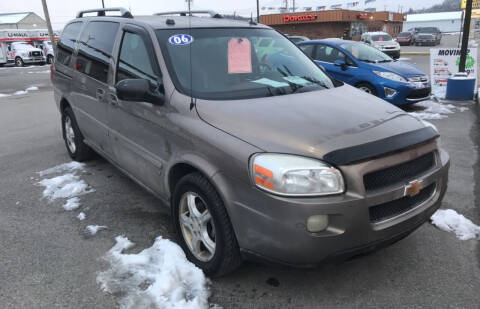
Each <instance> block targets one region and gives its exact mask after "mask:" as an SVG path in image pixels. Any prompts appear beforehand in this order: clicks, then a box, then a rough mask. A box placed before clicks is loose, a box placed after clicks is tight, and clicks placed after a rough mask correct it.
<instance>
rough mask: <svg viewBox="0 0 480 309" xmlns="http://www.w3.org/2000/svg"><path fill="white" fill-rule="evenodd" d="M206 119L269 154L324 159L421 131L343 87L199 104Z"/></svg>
mask: <svg viewBox="0 0 480 309" xmlns="http://www.w3.org/2000/svg"><path fill="white" fill-rule="evenodd" d="M196 108H197V112H198V114H199V116H200V118H201V119H203V120H204V121H205V122H207V123H209V124H210V125H212V126H214V127H217V128H218V129H220V130H223V131H225V132H227V133H229V134H231V135H233V136H235V137H237V138H239V139H242V140H244V141H245V142H247V143H249V144H252V145H254V146H256V147H258V148H260V149H262V150H264V151H267V152H277V153H291V154H298V155H303V156H308V157H315V158H318V159H322V158H323V157H324V155H325V154H327V153H329V152H331V151H334V150H339V149H343V148H347V147H352V146H357V145H362V144H365V143H369V142H374V141H378V140H380V139H384V138H387V137H391V136H393V135H398V134H402V133H406V132H410V131H413V130H417V129H420V128H424V125H423V124H422V122H421V121H420V120H419V119H417V118H414V117H413V116H410V115H409V114H407V113H405V112H403V111H402V110H400V109H398V108H397V107H395V106H393V105H391V104H389V103H387V102H385V101H383V100H381V99H379V98H377V97H374V96H372V95H369V94H367V93H365V92H363V91H360V90H358V89H356V88H354V87H351V86H348V85H344V86H341V87H338V88H333V89H327V90H319V91H312V92H306V93H298V94H290V95H283V96H274V97H267V98H258V99H248V100H233V101H205V100H200V99H199V100H197V104H196Z"/></svg>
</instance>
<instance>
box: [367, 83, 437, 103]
mask: <svg viewBox="0 0 480 309" xmlns="http://www.w3.org/2000/svg"><path fill="white" fill-rule="evenodd" d="M375 88H376V90H377V94H378V96H379V97H380V98H382V99H384V100H385V101H387V102H389V103H391V104H394V105H397V106H400V105H410V104H414V103H418V102H421V101H425V100H428V99H430V95H431V90H432V89H431V86H430V82H425V83H423V84H422V85H421V87H420V86H419V87H414V85H413V84H410V83H400V82H396V81H391V80H387V79H383V80H382V81H380V82H379V83H378V84H376V85H375ZM385 88H390V89H393V90H395V91H396V93H395V95H393V96H391V97H388V96H386V94H385Z"/></svg>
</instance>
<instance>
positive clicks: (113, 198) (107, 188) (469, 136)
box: [0, 56, 480, 308]
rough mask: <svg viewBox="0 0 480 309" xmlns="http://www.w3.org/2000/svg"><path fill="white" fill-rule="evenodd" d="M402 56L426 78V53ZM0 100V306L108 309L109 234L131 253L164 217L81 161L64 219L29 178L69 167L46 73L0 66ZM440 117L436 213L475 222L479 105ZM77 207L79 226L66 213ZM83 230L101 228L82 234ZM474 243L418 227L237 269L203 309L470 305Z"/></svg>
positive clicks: (474, 290) (478, 297)
mask: <svg viewBox="0 0 480 309" xmlns="http://www.w3.org/2000/svg"><path fill="white" fill-rule="evenodd" d="M404 58H405V59H403V60H402V61H408V62H413V63H416V64H417V65H419V66H420V67H421V68H422V69H424V70H426V71H427V72H428V66H429V64H428V63H429V59H428V57H426V56H408V57H407V56H405V57H404ZM30 72H33V73H30ZM31 87H36V88H38V90H36V89H35V88H31ZM29 88H30V89H34V90H27V89H29ZM18 91H21V92H19V93H17V94H15V93H16V92H18ZM0 94H4V95H8V96H4V97H0V133H1V134H0V145H1V146H0V166H1V174H0V175H1V177H0V188H1V189H0V248H2V249H1V250H0V261H2V266H1V267H0V307H1V308H115V307H117V301H118V298H119V297H121V295H117V294H113V295H112V294H108V293H105V292H103V291H102V289H101V288H100V286H99V284H98V283H97V282H96V277H97V273H98V272H99V271H103V270H105V269H106V267H107V265H106V263H105V261H103V260H102V256H104V254H105V253H106V252H107V251H108V250H109V249H110V248H111V247H112V246H113V245H114V244H115V241H114V238H115V237H116V236H118V235H125V236H127V237H128V238H129V239H130V240H131V241H133V242H134V243H135V244H136V246H135V247H134V248H133V249H132V252H138V251H140V250H141V249H143V248H148V247H150V246H151V245H152V243H153V241H154V239H155V237H157V236H159V235H161V236H163V237H165V238H168V239H172V240H174V239H175V238H174V235H173V227H172V224H171V223H170V220H169V213H168V211H167V210H166V208H165V207H163V205H161V202H159V201H158V200H157V199H155V198H154V197H152V196H151V195H150V194H149V193H147V192H145V191H144V190H143V189H142V188H140V187H139V186H138V185H136V184H135V183H134V182H133V181H131V180H130V179H128V178H127V177H125V176H124V175H122V174H121V173H120V172H119V171H118V170H117V169H115V168H114V167H113V166H112V165H111V164H109V163H108V162H106V161H105V160H103V159H101V158H96V159H95V160H93V161H91V162H88V164H87V167H86V172H85V173H84V174H83V175H82V178H83V179H84V180H85V182H86V183H88V185H89V186H90V187H91V188H93V189H94V190H95V192H92V193H90V194H88V195H85V196H82V206H81V209H79V210H78V211H71V212H68V211H65V210H64V209H63V208H62V203H61V202H59V201H53V202H50V201H48V200H47V199H44V198H43V199H42V188H41V187H40V186H38V184H37V183H38V182H39V181H40V180H41V179H42V177H41V176H40V175H39V174H38V172H39V171H42V170H45V169H48V168H50V167H53V166H57V165H59V164H61V163H65V162H69V161H70V159H69V157H68V155H67V152H66V150H65V146H64V144H63V140H62V139H61V130H60V117H59V114H58V112H57V110H56V107H55V104H54V102H53V95H52V91H51V85H50V83H49V74H48V66H43V67H26V68H9V67H7V68H0ZM445 105H446V104H445ZM424 109H425V107H417V108H415V109H413V110H410V112H422V111H423V110H424ZM449 110H450V112H448V113H445V114H444V115H443V116H444V117H443V119H437V120H429V121H431V122H432V123H434V124H435V125H436V126H437V127H438V129H439V131H440V133H441V134H442V145H443V147H444V148H445V149H446V150H447V151H448V152H449V153H450V156H451V170H450V182H449V188H448V191H447V194H446V196H445V199H444V202H443V204H442V208H451V209H454V210H456V211H457V212H459V213H461V214H463V215H464V216H465V217H467V218H469V219H470V220H472V221H473V222H475V223H476V224H479V223H480V210H479V207H478V205H479V202H480V176H479V175H480V167H479V164H478V163H479V148H478V146H479V143H480V142H479V141H480V139H479V135H480V134H479V133H480V123H479V121H478V115H479V109H478V107H477V106H476V105H474V104H473V103H453V107H450V108H449ZM80 210H81V211H82V212H84V213H85V214H86V219H85V220H83V221H80V220H78V219H77V217H76V216H77V214H78V212H79V211H80ZM88 225H101V226H106V227H108V228H107V229H105V230H102V231H100V232H98V234H96V235H93V236H92V235H88V234H87V233H86V232H85V228H86V226H88ZM479 241H480V240H466V241H463V240H460V239H458V238H457V237H455V235H454V234H451V233H447V232H444V231H441V230H439V229H437V228H435V227H434V226H432V225H431V224H428V223H427V224H425V225H423V226H422V227H421V228H419V229H418V230H417V231H415V232H414V233H413V234H411V235H410V236H408V237H407V238H405V239H404V240H402V241H400V242H398V243H396V244H394V245H392V246H390V247H388V248H385V249H383V250H380V251H378V252H375V253H372V254H370V255H367V256H363V257H361V258H356V259H353V260H350V261H347V262H342V263H336V264H325V265H323V266H320V267H319V268H316V269H292V268H284V267H279V266H273V265H259V264H254V263H245V265H244V266H243V267H242V268H241V269H239V270H238V271H236V272H235V273H233V274H230V275H228V276H226V277H223V278H219V279H214V280H213V281H212V286H211V292H212V296H211V297H210V302H211V303H212V304H218V305H220V306H223V307H224V308H371V307H377V308H386V307H397V308H478V307H479V303H480V294H479V291H480V246H479Z"/></svg>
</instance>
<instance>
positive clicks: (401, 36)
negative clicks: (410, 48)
mask: <svg viewBox="0 0 480 309" xmlns="http://www.w3.org/2000/svg"><path fill="white" fill-rule="evenodd" d="M410 35H412V34H411V33H410V32H402V33H400V34H399V35H398V37H400V38H404V37H409V36H410Z"/></svg>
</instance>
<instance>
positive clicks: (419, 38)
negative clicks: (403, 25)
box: [413, 27, 442, 46]
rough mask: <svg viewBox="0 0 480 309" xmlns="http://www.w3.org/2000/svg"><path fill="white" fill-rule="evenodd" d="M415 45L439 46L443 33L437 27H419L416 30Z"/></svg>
mask: <svg viewBox="0 0 480 309" xmlns="http://www.w3.org/2000/svg"><path fill="white" fill-rule="evenodd" d="M414 31H415V33H414V35H413V44H415V45H417V46H419V45H433V46H435V45H439V44H440V43H441V41H442V32H441V31H440V29H438V28H437V27H417V28H414Z"/></svg>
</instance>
